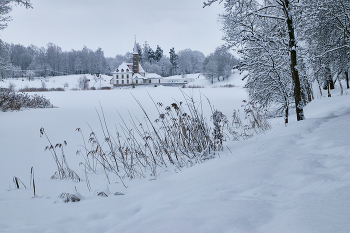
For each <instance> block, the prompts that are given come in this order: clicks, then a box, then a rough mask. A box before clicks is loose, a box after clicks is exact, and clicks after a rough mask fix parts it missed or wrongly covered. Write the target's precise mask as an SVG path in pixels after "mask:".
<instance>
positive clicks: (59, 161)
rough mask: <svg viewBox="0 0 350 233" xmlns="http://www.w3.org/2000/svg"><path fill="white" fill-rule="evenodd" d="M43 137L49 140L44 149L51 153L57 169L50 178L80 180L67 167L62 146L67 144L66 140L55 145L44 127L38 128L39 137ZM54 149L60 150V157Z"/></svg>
mask: <svg viewBox="0 0 350 233" xmlns="http://www.w3.org/2000/svg"><path fill="white" fill-rule="evenodd" d="M43 136H44V137H45V138H46V139H47V141H48V142H49V145H48V146H46V148H45V150H49V151H50V152H51V155H52V157H53V159H54V161H55V163H56V165H57V171H56V172H55V174H53V176H52V177H51V179H61V180H62V179H72V180H73V181H76V182H80V177H79V176H78V175H77V174H76V173H75V172H74V171H73V170H72V169H70V168H69V166H68V163H67V160H66V156H65V154H64V150H63V147H64V146H66V145H67V142H66V141H64V142H63V143H57V144H56V145H55V146H54V145H53V144H52V143H51V141H50V139H49V137H48V136H47V134H46V132H45V130H44V128H41V129H40V137H43ZM56 150H61V157H60V158H59V156H58V152H57V151H56Z"/></svg>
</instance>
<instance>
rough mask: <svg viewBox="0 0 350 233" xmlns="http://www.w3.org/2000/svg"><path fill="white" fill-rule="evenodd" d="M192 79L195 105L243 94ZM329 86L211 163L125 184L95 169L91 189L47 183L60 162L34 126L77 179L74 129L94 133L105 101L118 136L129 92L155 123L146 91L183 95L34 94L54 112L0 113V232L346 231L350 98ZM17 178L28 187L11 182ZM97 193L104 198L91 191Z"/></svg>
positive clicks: (135, 110)
mask: <svg viewBox="0 0 350 233" xmlns="http://www.w3.org/2000/svg"><path fill="white" fill-rule="evenodd" d="M61 78H62V79H64V77H61ZM71 78H72V79H73V77H71ZM55 79H56V84H57V83H59V84H60V83H62V82H64V81H63V80H59V79H60V78H59V77H56V78H55ZM74 79H75V80H74V83H76V79H77V77H75V78H74ZM21 82H22V81H21ZM23 82H24V81H23ZM33 83H35V81H34V82H33ZM49 83H52V82H51V81H50V82H49ZM194 83H195V84H198V83H203V85H205V88H197V89H189V88H188V89H186V88H185V89H181V90H183V91H185V92H186V93H188V94H189V95H192V96H193V97H194V98H195V99H196V100H197V101H198V100H199V96H200V93H202V94H203V95H205V96H206V97H208V98H209V99H210V101H211V104H212V105H214V106H215V108H216V109H219V110H221V111H222V112H223V113H224V114H226V115H227V116H228V117H229V116H231V114H232V111H233V109H238V108H240V106H241V104H242V100H244V99H247V94H246V91H245V90H244V89H243V88H242V85H243V84H242V81H241V80H240V77H239V76H238V75H235V76H234V77H233V78H232V79H231V80H230V81H229V83H235V84H236V86H237V87H235V88H211V86H213V85H211V84H209V83H208V82H207V81H206V80H204V79H200V80H198V79H197V80H196V81H195V82H194ZM72 84H73V82H72ZM224 84H225V83H221V82H220V83H216V84H214V86H215V85H216V86H220V85H224ZM17 87H18V86H17ZM336 91H338V90H335V91H334V93H333V95H332V97H331V98H326V97H320V98H318V99H316V100H314V101H313V102H312V103H310V104H309V105H308V106H307V107H306V108H305V116H306V118H307V119H306V120H304V121H301V122H296V121H295V115H292V116H290V122H291V123H289V124H288V125H287V126H285V125H284V123H283V119H282V118H277V119H273V120H271V124H272V130H270V131H268V132H267V133H265V134H262V135H258V136H254V137H253V138H251V139H249V140H245V141H234V142H233V141H227V142H225V144H224V145H225V149H224V151H222V152H220V153H216V155H215V158H214V159H211V160H208V161H206V162H204V163H202V164H197V165H195V166H193V167H189V168H183V169H182V170H181V171H178V170H176V169H174V168H171V167H169V168H168V169H163V170H159V172H158V173H159V174H158V176H157V177H147V178H141V179H138V178H137V179H133V180H125V183H126V185H127V188H125V187H124V186H123V185H122V184H121V183H120V181H119V180H118V179H117V178H116V177H112V176H111V177H110V178H111V184H108V181H107V180H106V178H105V176H104V174H103V172H102V171H101V172H100V173H98V174H96V175H95V174H93V173H91V174H90V173H89V178H90V183H91V187H92V190H91V192H89V191H88V189H87V186H86V183H85V182H84V181H83V182H80V183H75V182H73V181H71V180H52V179H50V177H51V176H52V175H53V174H54V172H55V171H56V167H55V163H54V160H53V159H52V156H51V154H50V153H49V152H48V151H44V148H45V146H47V145H48V142H47V141H46V139H45V138H40V136H39V129H40V127H44V128H45V131H46V133H47V134H48V136H49V137H50V140H51V141H52V143H54V144H56V143H62V142H63V141H64V140H66V141H67V143H68V145H67V147H66V148H65V154H66V156H67V160H68V163H69V165H70V167H71V168H72V169H73V170H75V171H76V172H77V173H78V174H79V175H80V176H81V177H82V178H84V172H83V171H82V169H83V168H82V167H81V166H79V162H81V161H83V158H82V157H81V156H79V155H76V154H75V152H76V150H78V149H80V147H79V145H81V144H82V139H81V135H80V134H79V133H78V132H76V131H75V129H76V128H78V127H80V128H81V129H82V131H83V133H84V135H85V137H88V134H89V133H90V130H89V127H88V125H87V123H89V124H90V126H91V127H92V128H93V129H94V131H95V132H96V134H97V135H101V130H100V129H99V128H100V127H99V122H98V117H97V114H96V110H95V108H97V109H99V108H100V104H101V105H102V107H103V111H104V114H105V116H106V121H107V124H108V125H109V127H110V130H111V131H112V132H114V131H113V129H114V128H115V127H116V126H118V125H119V124H120V123H121V121H120V117H119V116H118V112H119V113H120V114H121V115H122V116H123V117H124V119H125V120H128V117H129V113H128V111H130V114H131V115H133V116H136V117H138V118H139V119H140V120H142V119H143V117H142V115H141V110H140V108H139V107H138V105H137V103H136V102H135V100H134V99H133V97H132V95H134V96H135V97H136V98H137V99H138V100H140V101H141V103H142V104H143V106H144V107H145V109H146V110H149V114H150V117H151V118H152V119H155V118H156V117H157V114H156V111H155V108H154V106H153V103H152V101H151V100H150V98H149V95H150V96H152V98H153V99H154V100H155V101H156V102H162V103H163V104H164V105H169V104H171V103H172V102H173V101H174V99H175V100H178V101H181V100H182V99H183V96H182V93H181V92H180V90H179V88H176V87H163V86H160V87H156V88H154V87H137V88H135V89H114V90H109V91H65V92H45V93H41V94H44V96H46V97H47V98H49V99H50V100H51V102H52V103H53V105H54V106H57V108H52V109H31V110H23V111H19V112H17V111H14V112H0V125H1V136H0V232H84V233H85V232H110V233H114V232H152V233H157V232H162V233H164V232H169V233H171V232H176V233H178V232H208V233H209V232H227V233H232V232H242V233H243V232H244V233H245V232H247V233H255V232H258V233H260V232H261V233H263V232H264V233H265V232H266V233H274V232H276V233H281V232H283V233H292V232H293V233H297V232H298V233H300V232H306V233H329V232H333V233H336V232H344V233H345V232H350V221H349V219H350V144H349V132H350V123H349V116H350V96H349V95H347V93H346V95H343V96H339V95H338V94H336V93H335V92H336ZM131 94H132V95H131ZM203 103H204V100H203ZM203 105H204V107H205V108H206V109H205V110H204V112H205V114H207V118H208V119H209V113H210V110H209V109H208V108H209V107H208V106H207V104H203ZM117 111H118V112H117ZM100 137H102V135H101V136H100ZM32 166H33V167H34V171H35V185H36V194H37V197H35V198H33V189H32V188H30V186H29V180H30V168H31V167H32ZM14 176H16V177H18V178H20V179H21V180H22V181H23V182H24V184H25V185H26V186H27V188H26V189H25V188H23V187H22V186H21V188H20V189H16V188H15V185H14V183H13V182H12V179H13V177H14ZM101 191H104V192H105V193H106V194H107V195H108V197H100V196H97V195H96V194H97V192H101ZM63 192H67V193H72V194H76V195H77V196H79V197H81V201H80V202H75V203H72V202H70V203H63V202H61V199H60V198H58V196H59V195H60V194H61V193H63ZM115 192H121V193H124V194H125V195H119V196H115V195H113V194H114V193H115Z"/></svg>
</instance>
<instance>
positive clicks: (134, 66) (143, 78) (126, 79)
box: [110, 41, 187, 86]
mask: <svg viewBox="0 0 350 233" xmlns="http://www.w3.org/2000/svg"><path fill="white" fill-rule="evenodd" d="M112 75H113V78H112V79H111V80H110V83H111V84H112V85H114V86H127V85H135V86H136V85H150V84H151V85H164V84H165V85H174V84H184V83H187V80H184V79H182V80H177V79H176V80H170V79H168V78H167V79H163V77H162V76H160V75H158V74H155V73H146V72H145V71H144V69H143V68H142V66H141V64H139V53H138V50H137V45H136V41H135V44H134V51H133V63H126V62H123V63H122V64H121V65H120V66H119V67H118V69H116V70H115V71H114V72H112ZM181 81H182V82H181Z"/></svg>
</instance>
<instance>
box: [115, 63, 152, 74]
mask: <svg viewBox="0 0 350 233" xmlns="http://www.w3.org/2000/svg"><path fill="white" fill-rule="evenodd" d="M132 65H133V64H132V63H126V62H123V63H122V64H121V65H120V66H119V67H118V69H116V70H115V71H114V72H113V73H114V74H115V73H121V72H132ZM122 70H123V71H122ZM127 70H128V71H127ZM139 73H145V71H144V69H143V68H142V66H141V64H139Z"/></svg>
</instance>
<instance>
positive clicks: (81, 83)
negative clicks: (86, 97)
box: [78, 75, 89, 90]
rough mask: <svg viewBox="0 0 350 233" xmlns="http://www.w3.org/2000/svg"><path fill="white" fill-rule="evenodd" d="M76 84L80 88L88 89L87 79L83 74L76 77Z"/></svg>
mask: <svg viewBox="0 0 350 233" xmlns="http://www.w3.org/2000/svg"><path fill="white" fill-rule="evenodd" d="M78 86H79V88H80V89H82V90H88V89H89V79H88V78H87V77H86V76H85V75H84V76H81V77H80V78H79V79H78Z"/></svg>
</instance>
